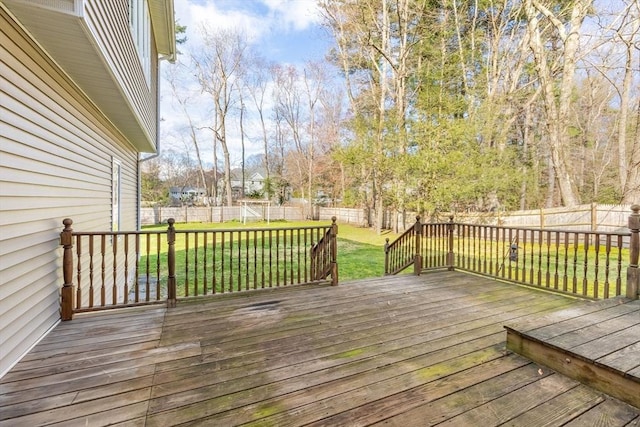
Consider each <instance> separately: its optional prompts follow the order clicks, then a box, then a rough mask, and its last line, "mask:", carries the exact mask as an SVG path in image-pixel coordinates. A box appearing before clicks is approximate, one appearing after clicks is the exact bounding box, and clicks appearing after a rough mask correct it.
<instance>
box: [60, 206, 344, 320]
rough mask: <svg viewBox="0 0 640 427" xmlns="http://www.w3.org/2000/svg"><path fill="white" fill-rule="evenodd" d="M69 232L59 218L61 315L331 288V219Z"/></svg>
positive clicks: (67, 223) (334, 262)
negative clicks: (321, 285) (308, 223)
mask: <svg viewBox="0 0 640 427" xmlns="http://www.w3.org/2000/svg"><path fill="white" fill-rule="evenodd" d="M168 223H169V226H168V228H167V230H166V231H121V232H120V231H119V232H76V231H73V229H72V228H71V226H72V224H73V221H72V220H71V219H68V218H67V219H65V220H64V221H63V224H64V229H63V231H62V233H61V235H60V241H61V244H62V246H63V248H64V249H63V278H64V284H63V287H62V292H61V298H62V302H61V304H62V308H61V316H62V319H63V320H70V319H72V318H73V314H74V313H79V312H85V311H94V310H103V309H106V308H120V307H128V306H136V305H144V304H159V303H165V302H166V303H167V305H168V306H169V307H171V306H174V305H175V303H176V300H177V299H180V298H187V297H192V296H202V295H214V294H222V293H229V292H240V291H246V290H251V289H263V288H272V287H280V286H287V285H296V284H304V283H315V282H320V281H325V280H327V278H328V277H331V284H333V285H337V283H338V263H337V233H338V226H337V224H336V220H335V218H333V221H332V223H331V224H330V225H325V226H313V227H288V228H251V229H213V230H177V229H176V228H175V227H174V224H175V221H174V220H173V219H169V220H168Z"/></svg>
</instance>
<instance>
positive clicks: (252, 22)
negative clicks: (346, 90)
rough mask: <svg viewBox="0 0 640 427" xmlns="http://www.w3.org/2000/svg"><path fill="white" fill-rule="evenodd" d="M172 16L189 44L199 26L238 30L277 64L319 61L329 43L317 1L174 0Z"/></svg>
mask: <svg viewBox="0 0 640 427" xmlns="http://www.w3.org/2000/svg"><path fill="white" fill-rule="evenodd" d="M175 13H176V19H177V20H178V21H179V22H180V24H181V25H186V26H187V36H188V38H189V41H190V42H195V41H197V39H198V28H199V27H200V25H201V24H202V23H205V24H206V25H210V26H213V27H214V28H216V27H226V28H229V27H232V28H239V29H241V30H242V31H244V32H245V34H246V35H247V38H248V40H249V41H250V42H251V43H252V44H254V45H256V46H259V47H260V51H261V52H263V53H264V54H265V56H269V57H270V59H272V60H274V61H278V62H295V63H297V62H304V61H305V60H307V59H319V58H322V56H323V55H324V52H325V48H326V46H327V43H328V39H327V37H326V34H325V33H324V31H323V30H322V29H321V27H320V25H319V21H320V18H319V15H318V12H317V7H316V0H176V1H175Z"/></svg>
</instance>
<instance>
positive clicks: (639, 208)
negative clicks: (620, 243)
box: [627, 205, 640, 299]
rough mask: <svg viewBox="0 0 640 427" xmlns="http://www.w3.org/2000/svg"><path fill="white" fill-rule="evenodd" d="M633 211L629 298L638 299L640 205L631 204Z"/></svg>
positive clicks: (628, 284) (630, 224)
mask: <svg viewBox="0 0 640 427" xmlns="http://www.w3.org/2000/svg"><path fill="white" fill-rule="evenodd" d="M631 210H632V211H633V213H632V214H631V215H630V216H629V230H631V241H630V243H629V245H630V248H629V255H630V256H629V267H627V298H631V299H638V297H639V293H640V267H639V266H638V258H639V257H640V205H633V206H631Z"/></svg>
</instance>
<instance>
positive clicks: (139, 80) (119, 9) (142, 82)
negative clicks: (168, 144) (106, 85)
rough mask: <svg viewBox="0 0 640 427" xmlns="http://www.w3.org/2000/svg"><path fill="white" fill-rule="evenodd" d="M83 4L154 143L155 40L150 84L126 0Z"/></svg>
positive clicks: (112, 66)
mask: <svg viewBox="0 0 640 427" xmlns="http://www.w3.org/2000/svg"><path fill="white" fill-rule="evenodd" d="M84 5H85V10H84V13H85V21H86V23H87V26H88V27H89V28H90V30H91V33H92V34H93V36H94V37H95V40H96V43H97V44H98V47H99V49H100V51H101V52H102V53H103V55H104V56H105V59H106V61H107V62H108V63H109V66H110V68H111V70H112V72H113V74H114V76H115V78H116V80H117V81H118V83H119V85H120V87H121V88H122V90H123V92H124V93H125V94H126V96H127V98H128V99H129V101H130V103H131V105H132V108H133V110H134V111H135V113H136V114H137V116H138V120H139V123H140V124H141V125H142V126H143V127H144V128H145V130H146V131H147V132H148V134H149V136H150V139H151V141H153V142H154V143H155V141H156V123H157V121H156V114H157V97H156V96H155V95H156V91H155V88H156V85H157V81H156V73H155V72H154V70H155V69H156V68H157V66H158V53H157V51H156V50H155V43H151V49H152V50H151V78H150V81H149V83H148V82H147V79H146V77H145V74H144V72H143V70H142V66H141V64H140V60H139V58H138V53H137V51H136V47H135V44H134V41H133V37H132V36H131V30H130V29H129V18H128V7H127V2H117V1H113V0H95V1H92V2H85V3H84Z"/></svg>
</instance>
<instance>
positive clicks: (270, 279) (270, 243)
mask: <svg viewBox="0 0 640 427" xmlns="http://www.w3.org/2000/svg"><path fill="white" fill-rule="evenodd" d="M312 245H313V243H312ZM272 264H273V238H272V230H271V229H270V230H269V287H271V286H272V282H273V273H272V267H273V266H272ZM314 274H315V272H314ZM313 280H315V277H313Z"/></svg>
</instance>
